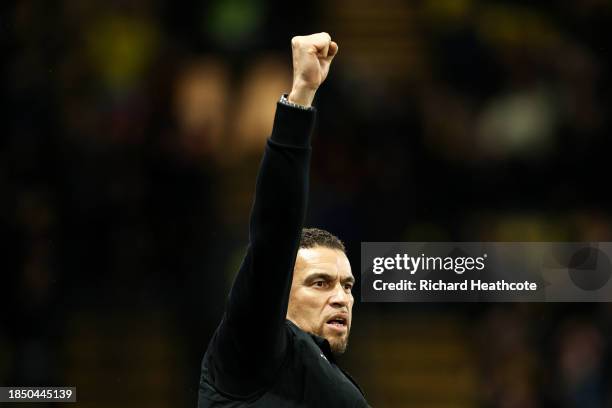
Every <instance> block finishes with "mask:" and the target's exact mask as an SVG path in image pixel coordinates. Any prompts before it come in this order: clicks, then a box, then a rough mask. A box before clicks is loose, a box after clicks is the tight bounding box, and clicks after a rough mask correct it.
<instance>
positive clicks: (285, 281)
mask: <svg viewBox="0 0 612 408" xmlns="http://www.w3.org/2000/svg"><path fill="white" fill-rule="evenodd" d="M314 121H315V112H314V111H307V110H302V109H298V108H294V107H289V106H286V105H284V104H282V103H278V104H277V109H276V117H275V119H274V127H273V129H272V135H271V137H270V139H268V142H267V145H266V150H265V153H264V157H263V160H262V163H261V166H260V169H259V174H258V177H257V184H256V191H255V202H254V204H253V208H252V212H251V220H250V231H249V232H250V233H249V246H248V249H247V253H246V255H245V257H244V260H243V262H242V265H241V267H240V270H239V272H238V275H237V276H236V279H235V281H234V284H233V286H232V289H231V291H230V294H229V298H228V302H227V305H226V309H225V314H224V315H223V318H222V320H221V323H220V324H219V327H218V328H217V330H216V332H215V334H214V335H213V338H212V339H211V341H210V344H209V345H208V349H207V351H206V354H205V355H204V359H203V361H202V376H201V379H200V390H199V398H198V408H205V407H320V408H326V407H367V403H366V401H365V399H364V397H363V393H362V392H361V390H360V389H359V387H358V386H357V384H355V382H354V381H353V380H352V379H351V378H350V377H349V376H348V375H347V374H346V373H345V372H343V371H342V370H341V369H340V368H339V367H338V366H337V365H336V363H335V361H334V357H333V355H332V353H331V350H330V347H329V343H328V342H327V340H325V339H322V338H320V337H318V336H315V335H312V334H309V333H306V332H304V331H303V330H301V329H300V328H298V327H297V326H296V325H295V324H293V323H292V322H290V321H288V320H286V315H287V305H288V302H289V292H290V289H291V280H292V277H293V267H294V264H295V258H296V255H297V251H298V247H299V241H300V235H301V230H302V226H303V222H304V216H305V212H306V203H307V199H308V174H309V168H310V138H311V135H312V131H313V125H314Z"/></svg>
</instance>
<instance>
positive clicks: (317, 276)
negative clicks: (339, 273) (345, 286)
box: [304, 272, 355, 283]
mask: <svg viewBox="0 0 612 408" xmlns="http://www.w3.org/2000/svg"><path fill="white" fill-rule="evenodd" d="M317 279H325V280H326V281H328V282H329V281H333V280H334V279H335V276H334V275H330V274H329V273H324V272H319V273H313V274H312V275H308V276H307V277H306V279H304V282H305V283H312V282H314V281H315V280H317ZM340 282H341V283H355V278H354V277H353V276H347V277H346V278H343V279H341V280H340Z"/></svg>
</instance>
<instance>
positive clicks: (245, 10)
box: [0, 0, 612, 408]
mask: <svg viewBox="0 0 612 408" xmlns="http://www.w3.org/2000/svg"><path fill="white" fill-rule="evenodd" d="M0 9H1V20H0V21H1V23H0V29H1V35H2V40H0V41H1V43H2V45H3V46H2V49H3V53H2V54H3V58H2V64H1V69H2V72H1V81H2V95H3V98H2V99H3V101H4V103H3V105H2V113H3V115H2V117H3V127H2V132H1V133H2V137H1V138H0V188H1V190H0V191H1V192H2V199H1V200H0V210H1V211H0V232H1V233H0V240H1V243H2V253H3V262H2V272H3V273H2V281H1V283H0V302H1V303H0V308H1V313H0V384H2V385H71V386H76V387H78V399H79V402H78V404H77V406H83V407H92V408H94V407H117V408H120V407H151V408H154V407H195V406H196V400H197V389H198V380H199V375H200V373H199V366H200V361H201V358H202V356H203V353H204V351H205V349H206V346H207V343H208V340H209V338H210V336H211V334H212V332H213V330H214V329H215V327H216V325H217V323H218V321H219V319H220V317H221V314H222V312H223V305H224V301H225V296H226V293H227V291H228V289H229V285H230V284H231V281H232V277H233V275H234V273H235V272H236V270H237V267H238V265H239V263H240V261H241V257H242V255H243V252H244V249H245V245H246V243H247V221H248V215H249V209H250V204H251V199H252V194H253V188H254V179H255V173H256V170H257V166H258V163H259V159H260V155H261V152H262V148H263V144H264V141H265V138H266V137H267V136H268V134H269V132H270V130H271V125H272V118H273V115H274V109H275V103H276V101H277V99H278V97H279V96H280V94H281V93H282V92H288V91H289V90H290V84H291V59H290V39H291V37H292V36H294V35H298V34H309V33H312V32H318V31H327V32H329V33H330V34H331V35H332V37H333V38H334V39H335V41H337V42H338V44H339V45H340V52H339V55H338V57H337V58H336V60H335V61H334V65H333V66H332V69H331V73H330V75H329V77H328V79H327V81H326V82H325V84H324V85H323V87H322V88H321V89H320V90H319V92H318V96H317V100H316V103H315V105H316V106H317V107H318V109H319V121H318V126H317V129H316V136H315V140H314V145H313V148H314V156H313V170H312V180H311V196H310V204H309V213H308V221H307V225H309V226H318V227H322V228H326V229H329V230H330V231H332V232H333V233H335V234H337V235H339V236H340V237H341V238H342V239H343V240H344V241H345V242H346V244H347V247H348V251H349V258H350V259H351V262H352V264H353V269H354V272H355V273H356V274H358V271H359V250H360V246H359V245H360V242H362V241H411V240H412V241H428V240H429V241H611V240H612V218H611V215H612V214H611V212H612V202H611V201H612V200H611V196H610V194H609V190H610V185H611V184H610V182H609V174H610V171H609V165H610V160H609V154H610V150H611V147H612V142H611V141H610V130H611V123H610V108H611V106H612V104H611V102H612V101H611V97H610V80H611V74H610V72H612V71H611V70H610V69H611V66H610V63H611V58H612V55H611V51H610V45H609V41H610V40H609V38H610V37H609V35H610V33H609V31H611V30H610V24H611V23H612V20H611V17H612V2H610V1H608V0H581V1H578V0H574V1H569V0H562V1H555V2H552V1H551V2H548V1H542V2H531V1H485V0H419V1H399V0H378V1H376V2H370V1H365V0H352V1H348V0H336V1H332V2H325V1H313V2H303V3H296V2H286V1H264V0H216V1H182V2H171V1H162V0H125V1H114V0H106V1H100V0H96V1H94V0H91V1H80V0H64V1H60V2H44V1H35V0H24V1H19V2H14V3H9V2H5V3H2V5H1V6H0ZM606 33H608V34H606ZM606 38H608V40H606ZM606 174H608V176H606ZM355 293H356V296H357V297H359V287H357V288H356V292H355ZM611 331H612V307H610V305H608V304H435V305H424V304H364V303H360V302H357V304H356V305H355V321H354V325H353V333H352V337H351V345H350V347H349V351H348V353H347V355H346V356H344V357H343V358H342V364H343V366H344V367H346V368H347V369H348V371H349V372H351V373H352V374H353V376H354V377H355V378H356V379H357V380H358V382H359V383H360V384H361V385H362V386H363V388H364V390H365V392H366V397H367V398H368V400H369V402H370V404H371V405H373V406H374V407H436V408H442V407H449V408H450V407H466V408H467V407H503V408H513V407H527V408H531V407H587V408H590V407H609V406H612V401H611V396H612V395H611V391H610V390H611V387H610V385H611V384H610V379H611V376H610V374H611V373H610V368H612V361H611V360H610V346H611V340H610V339H611V337H610V334H611ZM27 405H28V404H25V405H20V406H27ZM36 406H37V407H43V406H45V405H44V404H36ZM47 406H50V405H47ZM53 406H56V405H53ZM66 406H68V405H66ZM70 406H73V405H70Z"/></svg>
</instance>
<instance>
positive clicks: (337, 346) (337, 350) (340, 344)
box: [327, 337, 348, 355]
mask: <svg viewBox="0 0 612 408" xmlns="http://www.w3.org/2000/svg"><path fill="white" fill-rule="evenodd" d="M327 341H328V342H329V346H330V348H331V351H332V353H334V354H335V355H340V354H344V352H345V351H346V346H347V344H348V338H347V337H342V338H333V339H327Z"/></svg>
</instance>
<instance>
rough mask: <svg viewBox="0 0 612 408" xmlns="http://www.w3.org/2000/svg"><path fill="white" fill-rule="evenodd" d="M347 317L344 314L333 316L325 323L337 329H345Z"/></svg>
mask: <svg viewBox="0 0 612 408" xmlns="http://www.w3.org/2000/svg"><path fill="white" fill-rule="evenodd" d="M347 323H348V321H347V318H346V317H344V316H334V317H332V318H331V319H329V320H328V321H327V322H326V325H327V326H329V327H331V328H333V329H334V330H338V331H346V326H347Z"/></svg>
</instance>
